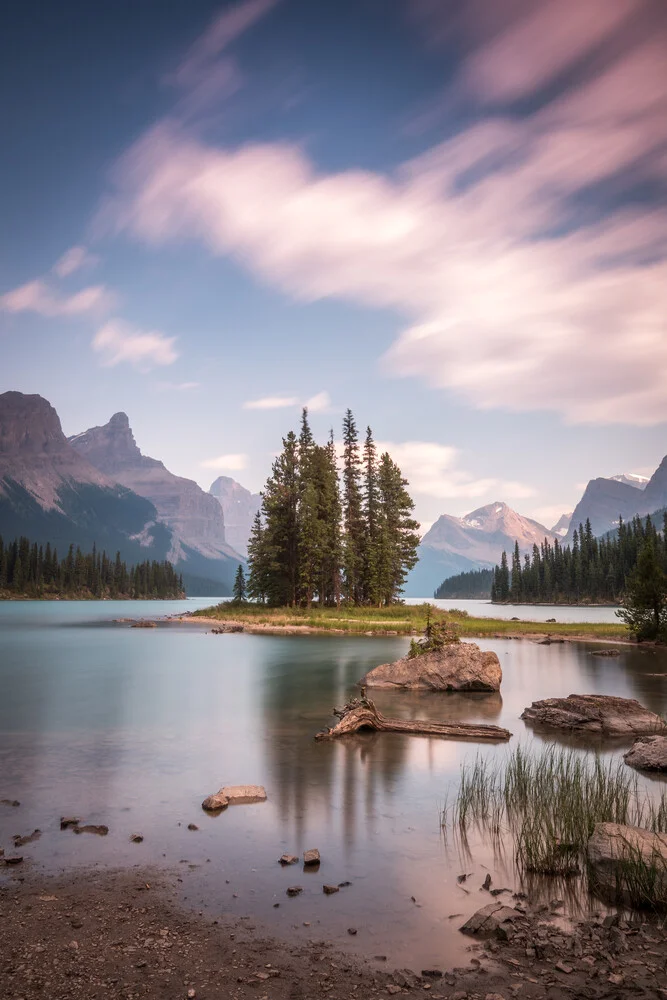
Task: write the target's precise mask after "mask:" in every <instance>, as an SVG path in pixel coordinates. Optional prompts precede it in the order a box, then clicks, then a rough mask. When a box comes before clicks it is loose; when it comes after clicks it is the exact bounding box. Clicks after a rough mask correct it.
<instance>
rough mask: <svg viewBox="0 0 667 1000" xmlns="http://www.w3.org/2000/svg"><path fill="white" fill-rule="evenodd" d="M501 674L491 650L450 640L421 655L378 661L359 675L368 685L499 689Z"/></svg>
mask: <svg viewBox="0 0 667 1000" xmlns="http://www.w3.org/2000/svg"><path fill="white" fill-rule="evenodd" d="M502 677H503V673H502V669H501V666H500V660H499V659H498V657H497V656H496V654H495V653H493V652H491V651H489V650H487V651H484V652H482V650H481V649H480V648H479V646H477V645H476V644H475V643H474V642H454V643H451V644H450V645H448V646H444V647H443V648H442V649H439V650H435V651H433V652H431V653H423V654H422V655H421V656H415V657H413V658H409V657H407V656H404V657H402V658H401V659H400V660H396V661H395V662H394V663H382V664H380V666H379V667H375V668H374V669H373V670H370V671H369V672H368V673H367V674H366V675H365V676H364V677H362V678H361V680H360V681H359V684H361V685H362V686H364V687H369V688H417V689H423V690H427V691H499V690H500V682H501V681H502Z"/></svg>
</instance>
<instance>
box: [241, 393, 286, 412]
mask: <svg viewBox="0 0 667 1000" xmlns="http://www.w3.org/2000/svg"><path fill="white" fill-rule="evenodd" d="M298 405H299V400H298V398H297V397H296V396H264V397H263V398H262V399H248V400H246V402H245V403H244V404H243V409H244V410H284V409H286V408H287V407H288V406H298Z"/></svg>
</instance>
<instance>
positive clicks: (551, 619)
mask: <svg viewBox="0 0 667 1000" xmlns="http://www.w3.org/2000/svg"><path fill="white" fill-rule="evenodd" d="M545 624H546V625H555V624H556V619H555V618H547V619H546V622H545Z"/></svg>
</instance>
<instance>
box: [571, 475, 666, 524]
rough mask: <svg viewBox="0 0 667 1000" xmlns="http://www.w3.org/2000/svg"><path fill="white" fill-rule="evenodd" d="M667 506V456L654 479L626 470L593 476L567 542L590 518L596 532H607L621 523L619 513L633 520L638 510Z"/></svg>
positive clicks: (577, 510) (573, 516) (573, 520)
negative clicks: (608, 476) (625, 471)
mask: <svg viewBox="0 0 667 1000" xmlns="http://www.w3.org/2000/svg"><path fill="white" fill-rule="evenodd" d="M666 506H667V457H665V458H663V460H662V462H661V463H660V465H659V466H658V468H657V469H656V470H655V472H654V473H653V475H652V476H651V478H650V479H646V478H645V477H644V476H634V475H628V474H623V475H619V476H612V477H611V478H609V479H604V478H602V477H601V478H598V479H591V481H590V482H589V484H588V486H587V487H586V489H585V490H584V495H583V496H582V498H581V500H580V501H579V503H578V504H577V506H576V507H575V508H574V512H573V514H572V520H571V522H570V527H569V530H568V533H567V535H566V538H565V540H566V542H569V541H571V540H572V537H573V533H574V531H575V529H576V528H578V527H579V525H580V524H585V523H586V519H587V518H588V519H589V520H590V522H591V528H592V530H593V534H594V535H604V534H605V533H606V532H607V531H611V530H613V529H614V528H616V527H618V519H619V516H620V517H622V518H623V520H625V521H628V520H631V519H632V518H633V517H634V516H635V515H636V514H639V515H641V516H645V515H646V514H653V513H654V512H655V511H658V510H661V509H662V508H664V507H666Z"/></svg>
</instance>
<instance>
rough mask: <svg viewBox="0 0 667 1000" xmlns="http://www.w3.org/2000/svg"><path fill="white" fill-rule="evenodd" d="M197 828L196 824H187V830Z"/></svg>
mask: <svg viewBox="0 0 667 1000" xmlns="http://www.w3.org/2000/svg"><path fill="white" fill-rule="evenodd" d="M198 829H199V827H198V826H197V824H196V823H188V830H198Z"/></svg>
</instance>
